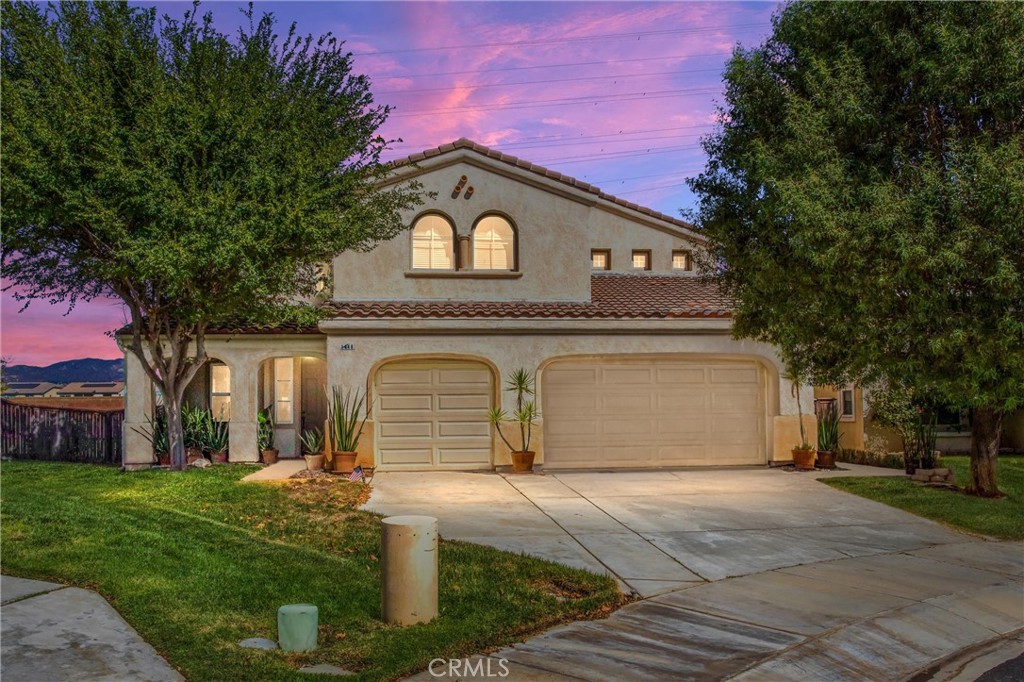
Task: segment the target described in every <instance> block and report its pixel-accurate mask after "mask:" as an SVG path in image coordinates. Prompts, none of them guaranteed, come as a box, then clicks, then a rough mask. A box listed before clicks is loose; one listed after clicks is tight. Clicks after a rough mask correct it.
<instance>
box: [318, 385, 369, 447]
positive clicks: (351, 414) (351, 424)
mask: <svg viewBox="0 0 1024 682" xmlns="http://www.w3.org/2000/svg"><path fill="white" fill-rule="evenodd" d="M365 403H366V392H365V391H362V390H360V389H350V390H348V391H345V390H342V388H341V387H340V386H332V387H331V394H330V395H329V396H328V404H327V429H328V431H330V434H331V447H332V448H333V449H334V451H336V452H355V451H356V449H357V448H358V447H359V437H360V436H361V435H362V433H363V426H364V425H365V424H366V419H367V415H365V414H364V415H363V419H362V421H360V420H359V413H360V412H362V411H363V406H364V404H365Z"/></svg>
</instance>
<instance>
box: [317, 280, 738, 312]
mask: <svg viewBox="0 0 1024 682" xmlns="http://www.w3.org/2000/svg"><path fill="white" fill-rule="evenodd" d="M590 282H591V284H590V287H591V300H590V301H589V302H562V301H550V302H549V301H543V302H542V301H331V302H328V303H327V304H326V305H325V307H326V308H327V309H328V310H331V311H333V315H332V317H333V318H335V319H337V318H382V319H387V318H481V317H483V318H584V319H600V318H610V319H634V318H646V319H652V318H653V319H658V318H660V319H668V318H680V317H729V315H730V313H729V307H730V305H729V301H728V299H727V298H726V297H725V296H723V295H722V293H721V291H719V289H718V288H717V287H716V286H714V285H712V284H707V283H705V282H702V281H701V280H700V279H698V278H695V277H684V276H678V275H647V274H603V273H595V274H593V275H591V279H590Z"/></svg>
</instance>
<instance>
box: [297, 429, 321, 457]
mask: <svg viewBox="0 0 1024 682" xmlns="http://www.w3.org/2000/svg"><path fill="white" fill-rule="evenodd" d="M301 440H302V454H304V455H319V454H320V453H322V452H323V451H324V432H323V431H321V430H320V429H317V428H313V429H306V430H305V431H303V432H302V436H301Z"/></svg>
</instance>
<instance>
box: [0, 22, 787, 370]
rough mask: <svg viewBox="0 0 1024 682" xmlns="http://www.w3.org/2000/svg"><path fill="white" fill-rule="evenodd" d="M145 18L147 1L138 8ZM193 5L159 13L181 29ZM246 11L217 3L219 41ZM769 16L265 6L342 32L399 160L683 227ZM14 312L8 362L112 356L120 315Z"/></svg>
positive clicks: (42, 307) (0, 341) (82, 309)
mask: <svg viewBox="0 0 1024 682" xmlns="http://www.w3.org/2000/svg"><path fill="white" fill-rule="evenodd" d="M137 4H146V3H137ZM189 5H190V4H189V3H178V2H173V3H171V2H168V3H159V4H158V7H159V8H160V11H161V12H165V13H168V14H171V15H172V16H176V17H180V16H181V15H182V14H183V12H184V11H185V9H187V8H188V7H189ZM243 6H244V4H243V3H234V2H220V3H209V4H207V5H206V6H205V7H204V9H205V10H209V11H212V12H213V13H214V17H215V20H216V22H217V24H218V26H219V27H220V28H221V29H222V30H232V29H233V28H235V27H237V26H238V25H239V24H240V22H241V20H242V16H241V14H240V13H239V8H241V7H243ZM776 7H777V4H776V3H735V2H710V3H689V2H679V3H669V2H663V3H638V2H629V3H618V2H559V3H543V2H486V3H485V2H453V3H433V2H414V3H406V2H376V3H374V2H345V3H341V2H309V3H306V2H276V3H275V2H271V3H256V9H257V11H258V12H259V11H269V12H273V13H274V14H275V15H276V16H277V17H278V20H279V22H280V24H281V26H280V30H281V31H282V32H284V31H285V30H286V27H287V24H288V23H291V22H292V21H294V22H296V23H297V24H298V30H299V31H300V32H301V33H313V34H320V33H324V32H327V31H331V32H333V33H334V34H335V35H336V36H338V37H339V38H342V39H344V40H345V41H346V42H347V45H348V48H349V49H350V50H351V51H352V52H353V54H354V55H355V57H354V63H355V70H356V72H358V73H365V74H366V75H368V76H369V77H370V79H371V81H372V83H373V92H374V94H375V97H376V99H377V101H378V102H381V103H385V104H390V105H392V106H393V107H394V111H393V112H392V115H391V118H390V119H389V120H388V122H387V123H386V124H385V126H384V128H383V129H382V131H381V132H382V134H383V135H384V136H385V137H387V138H389V139H399V138H401V139H402V140H403V141H402V142H400V143H396V144H395V145H394V148H393V151H392V152H391V153H390V155H389V157H388V158H397V157H401V156H405V155H408V154H412V153H414V152H417V151H422V150H424V149H427V148H429V147H435V146H437V145H439V144H443V143H445V142H451V141H453V140H455V139H458V138H460V137H468V138H470V139H472V140H475V141H477V142H480V143H482V144H485V145H489V146H492V147H495V148H497V149H499V150H501V151H503V152H506V153H508V154H512V155H515V156H519V157H522V158H525V159H528V160H530V161H532V162H534V163H538V164H541V165H544V166H548V167H549V168H553V169H555V170H557V171H560V172H562V173H566V174H568V175H571V176H574V177H577V178H580V179H582V180H586V181H587V182H590V183H593V184H595V185H598V186H599V187H601V188H602V189H604V190H605V191H607V192H610V193H612V194H615V195H618V196H620V197H622V198H624V199H626V200H628V201H633V202H636V203H638V204H642V205H644V206H649V207H651V208H654V209H656V210H659V211H662V212H664V213H668V214H670V215H678V212H679V210H680V209H684V208H689V207H692V205H693V197H692V195H691V194H690V192H689V190H688V189H687V188H686V186H685V184H684V182H685V180H686V178H687V177H688V176H690V175H693V174H694V173H696V172H698V171H699V170H700V169H701V168H702V167H703V164H704V156H703V154H702V153H701V151H700V149H699V148H698V147H697V141H698V138H699V137H700V136H701V135H703V134H706V133H707V132H709V130H710V129H711V125H712V123H713V121H714V118H715V102H716V101H717V100H718V99H719V95H720V92H721V72H722V67H723V65H724V63H725V61H726V59H727V58H728V56H729V52H730V50H731V49H732V47H733V46H734V45H736V44H737V43H741V44H743V45H747V46H750V45H754V44H757V43H760V42H761V41H762V40H763V39H764V38H765V37H767V35H768V34H769V32H770V28H771V26H770V19H771V14H772V12H774V11H775V9H776ZM19 307H20V306H19V305H18V304H17V303H15V302H13V301H12V299H11V298H10V295H9V294H8V293H5V294H4V295H3V301H2V310H0V316H2V336H0V353H2V354H3V356H4V357H7V358H9V359H10V360H11V361H12V362H13V363H14V364H35V365H45V364H49V363H52V362H57V361H59V360H66V359H71V358H78V357H87V356H88V357H100V358H115V357H119V356H120V353H119V352H118V350H117V346H116V345H115V344H114V342H113V341H112V340H111V339H110V338H109V337H107V336H105V335H104V332H106V331H108V330H110V329H113V328H116V327H118V326H120V325H121V324H123V322H124V320H125V318H124V314H123V312H122V311H121V308H120V306H119V305H118V304H117V303H116V302H113V301H94V302H91V303H88V304H80V305H79V307H78V308H76V309H75V310H74V311H73V312H72V313H71V314H70V315H67V316H64V313H65V308H64V307H62V306H48V305H46V304H45V303H38V302H37V303H33V304H32V305H31V306H30V307H29V309H28V310H26V311H25V312H23V313H20V314H19V313H18V312H17V311H18V309H19Z"/></svg>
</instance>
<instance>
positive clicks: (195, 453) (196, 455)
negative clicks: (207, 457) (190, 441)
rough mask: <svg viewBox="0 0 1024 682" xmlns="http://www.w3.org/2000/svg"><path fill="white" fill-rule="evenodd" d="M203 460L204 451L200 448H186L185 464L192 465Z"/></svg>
mask: <svg viewBox="0 0 1024 682" xmlns="http://www.w3.org/2000/svg"><path fill="white" fill-rule="evenodd" d="M202 458H203V451H202V450H201V449H200V448H185V464H191V463H192V462H195V461H197V460H200V459H202Z"/></svg>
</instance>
